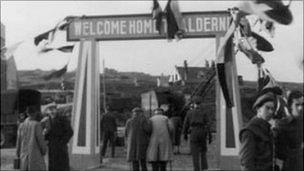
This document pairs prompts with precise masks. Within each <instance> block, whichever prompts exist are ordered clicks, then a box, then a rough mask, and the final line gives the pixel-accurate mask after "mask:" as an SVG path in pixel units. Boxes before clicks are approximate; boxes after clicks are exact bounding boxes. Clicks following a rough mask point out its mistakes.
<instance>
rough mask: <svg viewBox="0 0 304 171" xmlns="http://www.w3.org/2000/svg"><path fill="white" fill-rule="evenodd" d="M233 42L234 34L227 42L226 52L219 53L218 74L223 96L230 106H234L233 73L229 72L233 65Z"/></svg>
mask: <svg viewBox="0 0 304 171" xmlns="http://www.w3.org/2000/svg"><path fill="white" fill-rule="evenodd" d="M232 43H233V36H232V35H231V36H230V37H229V39H228V40H227V42H226V44H225V45H224V52H223V53H222V54H218V55H220V56H218V57H217V58H218V60H217V65H216V69H217V74H218V75H217V76H218V80H219V83H220V86H221V89H222V92H223V96H224V98H225V101H226V105H227V107H228V108H231V107H233V106H234V103H233V94H232V85H231V82H230V81H231V80H232V75H231V72H229V71H228V70H229V67H231V63H230V62H231V58H232V56H231V55H232V50H233V47H232Z"/></svg>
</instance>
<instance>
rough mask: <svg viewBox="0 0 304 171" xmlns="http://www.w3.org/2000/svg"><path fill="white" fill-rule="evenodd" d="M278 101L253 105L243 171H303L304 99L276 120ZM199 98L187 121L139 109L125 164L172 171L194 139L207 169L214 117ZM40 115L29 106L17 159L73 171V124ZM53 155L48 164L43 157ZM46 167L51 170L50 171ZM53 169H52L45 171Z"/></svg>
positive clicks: (25, 164)
mask: <svg viewBox="0 0 304 171" xmlns="http://www.w3.org/2000/svg"><path fill="white" fill-rule="evenodd" d="M277 101H278V100H277V95H275V94H274V93H272V92H267V93H263V94H261V95H259V96H258V97H257V99H256V101H255V103H254V104H253V110H254V111H255V112H256V115H255V116H254V117H253V118H251V120H250V121H249V122H248V123H247V124H246V126H245V127H244V128H243V129H241V131H240V133H239V139H240V143H241V147H240V152H239V154H240V164H241V169H242V170H246V171H273V170H277V171H279V170H280V171H298V170H299V171H300V170H303V106H304V99H303V94H302V92H300V91H292V92H291V93H290V94H289V96H288V98H287V102H286V104H287V108H288V109H287V111H285V115H281V116H282V117H281V118H275V117H274V116H275V111H276V108H277ZM201 102H202V101H201V99H200V98H199V97H194V98H193V99H192V103H191V105H190V109H189V110H188V112H187V113H186V116H185V118H184V120H183V121H182V118H181V116H179V115H178V114H176V113H172V114H171V115H170V116H171V117H170V118H169V117H168V116H167V113H165V111H164V110H163V109H162V108H157V109H155V110H154V113H153V116H151V117H150V118H148V117H146V116H145V114H144V111H143V110H142V109H141V108H139V107H136V108H134V109H133V110H132V116H131V118H129V119H128V120H127V122H126V126H125V135H124V137H125V141H126V151H127V156H126V160H127V161H128V162H130V163H131V165H132V170H134V171H139V170H142V171H147V170H148V169H147V168H148V167H147V163H150V164H151V166H152V170H153V171H165V170H167V168H168V165H169V168H171V169H172V165H171V162H172V160H173V155H174V154H180V149H179V146H180V143H181V139H182V137H183V139H184V140H186V141H187V140H188V135H190V137H189V139H190V151H191V155H192V160H193V170H194V171H202V170H207V169H208V162H207V156H206V152H207V144H208V143H211V142H212V135H211V133H210V132H211V131H210V124H211V121H210V114H208V113H206V110H204V105H203V104H202V103H201ZM39 112H40V109H38V108H37V107H36V106H29V107H27V109H26V115H27V117H22V120H21V121H20V123H19V128H18V133H17V150H16V153H17V157H18V158H20V161H21V163H20V169H21V170H50V171H55V170H65V171H68V170H70V166H69V155H68V147H67V144H68V142H69V140H70V138H71V137H72V136H73V130H72V128H71V125H70V121H69V119H67V118H66V117H64V116H62V115H60V114H59V113H58V110H57V106H56V104H50V105H49V106H48V108H47V110H46V111H45V112H44V117H43V118H42V119H41V120H38V119H37V117H38V115H39ZM101 129H102V139H103V143H102V144H103V145H102V148H101V155H102V156H103V157H104V156H105V153H106V148H107V144H108V142H110V144H111V157H115V137H116V135H115V134H116V133H117V125H116V121H115V117H114V116H113V115H112V114H111V112H110V111H109V112H107V113H106V114H105V115H103V117H102V120H101ZM182 134H183V136H181V135H182ZM46 154H48V155H47V156H48V157H47V158H48V162H45V159H44V156H45V155H46ZM46 163H48V166H47V167H46ZM46 168H48V169H46Z"/></svg>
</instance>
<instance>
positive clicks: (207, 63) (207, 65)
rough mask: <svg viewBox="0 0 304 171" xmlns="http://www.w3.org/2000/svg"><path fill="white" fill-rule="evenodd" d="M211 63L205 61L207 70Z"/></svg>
mask: <svg viewBox="0 0 304 171" xmlns="http://www.w3.org/2000/svg"><path fill="white" fill-rule="evenodd" d="M209 67H210V66H209V61H208V60H206V59H205V68H209Z"/></svg>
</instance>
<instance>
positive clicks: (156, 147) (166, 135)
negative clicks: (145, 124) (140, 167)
mask: <svg viewBox="0 0 304 171" xmlns="http://www.w3.org/2000/svg"><path fill="white" fill-rule="evenodd" d="M150 121H151V124H152V135H151V138H150V143H149V147H148V151H147V160H148V161H149V162H153V161H171V160H172V139H171V137H172V134H173V131H174V127H173V124H172V123H171V122H170V121H169V119H168V117H166V116H164V115H155V116H153V117H151V118H150Z"/></svg>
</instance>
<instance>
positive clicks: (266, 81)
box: [258, 68, 289, 118]
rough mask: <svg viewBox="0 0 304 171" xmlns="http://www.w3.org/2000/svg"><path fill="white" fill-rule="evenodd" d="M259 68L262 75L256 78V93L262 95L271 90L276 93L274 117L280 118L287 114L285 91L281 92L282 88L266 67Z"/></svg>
mask: <svg viewBox="0 0 304 171" xmlns="http://www.w3.org/2000/svg"><path fill="white" fill-rule="evenodd" d="M261 70H262V71H261V72H262V74H261V75H262V76H261V77H260V78H259V80H258V84H259V86H258V87H259V90H258V91H259V92H258V94H260V95H262V94H265V93H269V92H271V93H273V94H274V95H276V109H275V116H274V118H282V117H284V116H287V115H288V114H289V111H288V106H287V100H286V97H284V96H283V94H286V93H283V89H282V88H281V86H280V85H279V84H278V83H277V82H276V80H275V79H274V78H273V76H272V75H271V74H270V72H269V71H268V70H267V69H263V68H261Z"/></svg>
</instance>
